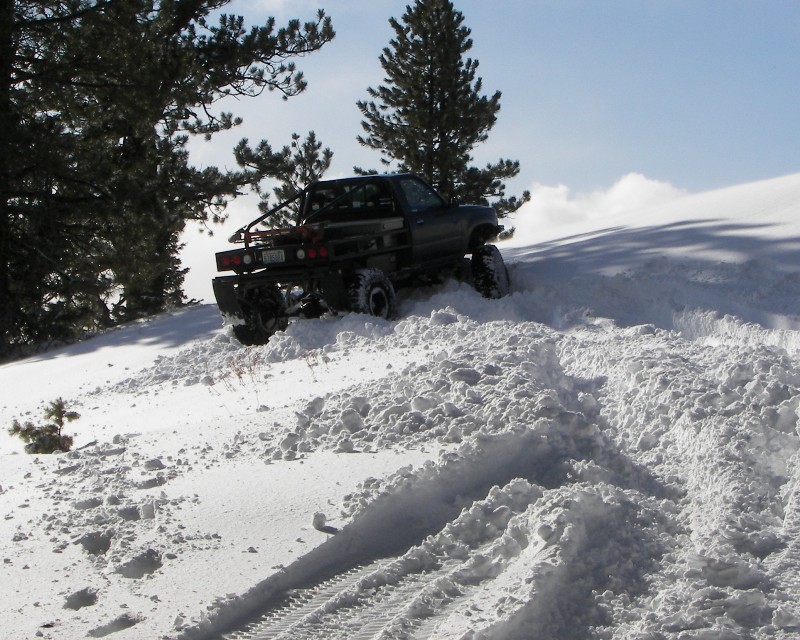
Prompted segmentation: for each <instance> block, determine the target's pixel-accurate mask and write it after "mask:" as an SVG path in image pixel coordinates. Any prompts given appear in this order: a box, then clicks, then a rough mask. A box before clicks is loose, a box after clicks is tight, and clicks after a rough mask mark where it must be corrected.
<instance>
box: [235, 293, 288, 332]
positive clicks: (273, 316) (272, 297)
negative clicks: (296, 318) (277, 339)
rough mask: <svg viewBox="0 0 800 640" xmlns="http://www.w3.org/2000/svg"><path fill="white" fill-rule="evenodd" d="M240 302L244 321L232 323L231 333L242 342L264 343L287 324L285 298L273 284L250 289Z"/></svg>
mask: <svg viewBox="0 0 800 640" xmlns="http://www.w3.org/2000/svg"><path fill="white" fill-rule="evenodd" d="M241 304H242V309H243V310H244V313H245V317H244V320H245V322H244V324H236V325H233V334H234V335H235V336H236V338H237V340H239V342H241V343H242V344H246V345H250V344H264V343H265V342H267V340H269V338H270V336H272V335H273V334H275V333H276V332H278V331H283V330H284V329H285V328H286V327H287V326H288V325H289V318H288V317H287V315H286V300H285V299H284V296H283V294H282V293H281V290H280V289H278V287H276V286H274V285H271V286H264V287H256V288H254V289H250V290H249V291H248V292H247V294H246V295H245V298H244V299H243V300H242V301H241Z"/></svg>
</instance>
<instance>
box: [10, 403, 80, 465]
mask: <svg viewBox="0 0 800 640" xmlns="http://www.w3.org/2000/svg"><path fill="white" fill-rule="evenodd" d="M44 417H45V420H49V421H50V422H48V423H47V424H44V425H35V424H34V423H33V422H31V421H30V420H28V421H27V422H25V423H24V424H22V423H20V422H19V420H14V422H13V424H12V425H11V428H10V429H9V430H8V433H9V434H10V435H12V436H16V437H18V438H20V439H21V440H22V441H23V442H25V443H26V445H25V451H26V453H55V452H56V451H69V450H70V449H71V448H72V442H73V438H72V436H68V435H67V434H65V433H64V427H65V426H66V423H67V422H73V421H75V420H77V419H78V418H80V417H81V416H80V414H79V413H77V412H76V411H70V410H68V409H67V403H66V402H65V401H64V399H63V398H58V399H56V400H54V401H53V402H51V403H50V404H49V405H48V406H47V408H46V409H45V410H44Z"/></svg>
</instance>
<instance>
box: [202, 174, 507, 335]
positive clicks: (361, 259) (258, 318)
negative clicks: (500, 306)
mask: <svg viewBox="0 0 800 640" xmlns="http://www.w3.org/2000/svg"><path fill="white" fill-rule="evenodd" d="M284 207H294V208H295V209H294V210H295V211H297V212H298V218H297V219H298V220H299V222H298V224H297V226H294V227H288V228H282V229H259V225H260V224H262V223H264V222H265V221H266V220H268V219H269V218H270V217H271V216H272V215H274V213H275V212H276V211H279V210H281V209H282V208H284ZM502 229H503V227H502V226H500V225H498V223H497V215H496V214H495V212H494V210H493V209H492V208H491V207H483V206H464V205H459V204H457V203H455V202H449V203H448V202H446V201H445V200H444V199H443V198H442V197H441V196H440V195H439V194H438V193H437V192H436V191H435V190H434V189H433V188H432V187H430V186H429V185H428V184H427V183H425V182H424V181H423V180H422V179H420V178H419V177H417V176H415V175H411V174H395V175H374V176H361V177H355V178H346V179H341V180H325V181H320V182H315V183H313V184H311V185H309V186H308V187H307V188H306V189H304V190H303V191H301V192H300V193H298V194H297V195H296V196H295V197H294V198H291V199H290V200H287V201H285V202H282V203H280V204H279V205H278V206H276V207H274V208H273V209H271V210H270V211H268V212H267V213H265V214H264V215H263V216H261V217H259V218H256V219H255V220H253V221H252V222H251V223H250V224H248V225H246V226H244V227H242V228H241V229H239V230H238V231H237V232H236V233H235V234H234V235H233V236H232V237H231V239H230V240H231V242H234V243H239V244H242V245H243V246H242V247H240V248H236V249H233V250H231V251H223V252H220V253H217V254H216V258H217V270H218V271H222V272H232V273H230V274H228V275H222V276H218V277H216V278H214V281H213V285H214V295H215V297H216V299H217V304H218V305H219V308H220V311H221V312H222V315H223V318H224V319H225V321H226V322H228V323H230V324H232V325H233V330H234V333H235V335H236V337H237V338H238V339H239V340H240V341H241V342H242V343H244V344H258V343H263V342H266V340H267V339H268V338H269V337H270V336H271V335H272V334H273V333H275V332H276V331H279V330H282V329H284V328H286V325H287V324H288V321H289V318H290V317H296V316H300V317H319V316H320V315H322V314H323V313H325V312H328V311H355V312H359V313H367V314H371V315H374V316H379V317H383V318H392V317H393V316H394V315H395V313H396V300H395V287H399V286H403V285H408V284H411V283H414V282H419V281H420V280H422V281H424V280H425V279H427V280H430V279H431V278H438V277H441V276H442V275H447V274H453V275H456V274H458V273H459V272H460V271H461V270H462V269H463V265H464V262H465V259H464V257H465V255H468V254H471V256H472V259H471V269H470V271H471V274H470V275H471V278H472V281H473V283H474V286H475V288H476V289H477V290H478V291H479V292H480V293H481V294H482V295H484V296H486V297H487V298H499V297H501V296H503V295H505V294H506V293H508V288H509V280H508V272H507V270H506V267H505V265H504V263H503V258H502V256H501V255H500V252H499V251H498V250H497V248H496V247H495V246H494V245H491V244H487V242H489V241H491V240H492V239H493V238H495V237H496V236H497V234H498V233H499V232H500V231H501V230H502Z"/></svg>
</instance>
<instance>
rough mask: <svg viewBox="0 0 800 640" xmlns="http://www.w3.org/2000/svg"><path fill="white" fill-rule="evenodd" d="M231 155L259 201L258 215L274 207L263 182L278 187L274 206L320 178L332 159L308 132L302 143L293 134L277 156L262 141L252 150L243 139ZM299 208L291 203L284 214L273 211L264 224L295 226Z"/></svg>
mask: <svg viewBox="0 0 800 640" xmlns="http://www.w3.org/2000/svg"><path fill="white" fill-rule="evenodd" d="M234 154H235V156H236V161H237V162H238V164H239V166H241V167H243V168H244V169H245V171H247V172H248V175H249V176H250V178H249V179H250V182H251V185H252V186H253V188H254V190H255V191H256V193H258V195H259V196H260V197H261V201H260V202H259V205H258V208H259V209H260V210H261V212H262V213H267V212H268V211H269V210H270V208H272V206H274V205H273V204H272V203H271V201H270V192H269V189H268V188H267V189H265V188H264V187H263V186H262V182H263V181H265V180H267V181H276V180H277V181H278V185H277V186H275V187H273V188H272V193H273V194H274V195H275V199H276V202H275V205H277V204H278V203H281V202H283V201H285V200H289V199H291V198H292V197H294V196H295V195H297V194H298V193H299V192H300V191H301V190H302V189H304V188H305V187H307V186H308V185H309V184H311V183H312V182H315V181H317V180H319V179H320V178H322V176H323V175H324V174H325V172H326V171H327V170H328V168H329V167H330V166H331V160H332V159H333V151H331V150H330V149H329V148H327V147H326V148H325V149H322V142H320V141H319V140H317V135H316V133H314V132H313V131H309V132H308V135H307V136H306V138H305V139H304V140H301V139H300V134H298V133H293V134H292V142H291V143H290V144H289V145H286V146H284V147H283V149H281V150H280V151H278V152H273V151H272V147H271V146H270V145H269V143H268V142H267V141H266V140H262V141H261V142H260V143H259V144H258V145H257V146H256V147H255V148H252V147H250V145H249V143H248V140H247V139H246V138H245V139H243V140H242V141H241V142H240V143H239V144H238V146H237V147H236V150H235V153H234ZM299 206H300V205H299V202H295V203H291V204H290V205H289V206H288V207H287V208H286V209H285V210H281V211H277V212H276V213H275V214H274V215H273V216H272V218H271V219H269V220H267V222H268V223H269V224H270V225H272V226H273V227H276V228H277V227H285V226H289V225H292V224H295V223H296V222H297V215H298V213H299Z"/></svg>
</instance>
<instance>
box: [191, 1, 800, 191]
mask: <svg viewBox="0 0 800 640" xmlns="http://www.w3.org/2000/svg"><path fill="white" fill-rule="evenodd" d="M407 4H409V2H406V1H396V0H330V1H327V2H325V1H324V0H323V1H322V2H313V1H308V0H292V1H289V0H235V1H234V2H233V3H231V4H230V5H229V6H228V7H227V8H226V10H227V11H228V12H229V13H237V14H242V15H244V16H245V19H246V22H247V23H248V24H254V23H256V22H258V23H261V22H263V21H264V20H265V19H266V17H268V16H270V15H274V16H275V17H276V18H277V19H278V22H279V24H281V23H285V21H286V20H287V19H288V18H289V17H298V18H301V19H310V18H311V17H313V15H314V12H315V10H316V9H317V8H319V7H321V8H324V9H325V10H326V12H327V14H328V15H330V16H331V17H332V19H333V23H334V28H335V29H336V31H337V37H336V39H335V40H334V41H333V42H332V43H331V44H329V45H327V46H326V47H325V48H323V49H322V50H321V51H320V52H318V53H316V54H313V55H311V56H309V57H307V58H303V59H300V60H299V61H298V65H299V67H300V68H301V69H302V70H303V71H304V72H305V75H306V78H307V80H308V81H309V87H308V90H307V92H306V93H305V94H304V95H302V96H299V97H297V98H293V99H291V100H289V101H288V102H286V103H284V102H282V101H281V100H280V98H279V97H278V96H277V95H275V94H265V95H263V96H261V97H260V98H258V99H254V100H245V101H241V102H238V103H236V104H234V105H232V106H231V107H230V108H231V110H233V111H234V112H235V113H236V114H238V115H241V116H243V117H244V118H245V123H244V125H243V126H242V127H239V128H238V129H237V130H235V131H234V132H233V133H230V134H226V136H225V137H224V138H223V137H221V138H219V139H218V140H216V141H215V142H214V143H213V144H212V145H210V147H208V148H206V149H203V150H202V152H201V153H198V155H197V156H196V157H197V158H198V159H199V161H201V162H213V163H216V164H222V165H230V164H231V163H232V160H231V155H230V152H229V150H230V148H231V147H232V146H233V144H235V142H237V141H238V140H239V139H240V138H242V137H248V138H249V139H250V140H251V142H258V141H259V140H261V139H262V138H266V139H267V140H269V141H270V143H272V145H273V146H275V147H280V146H282V145H284V144H286V143H288V142H289V140H290V136H291V133H292V132H298V133H301V134H305V133H306V132H307V131H309V130H312V129H313V130H314V131H315V132H316V133H317V136H318V138H320V139H321V140H322V142H323V144H324V145H326V146H328V147H330V148H331V149H332V150H333V151H334V154H335V155H334V161H333V165H332V168H331V171H330V174H331V175H346V174H349V173H350V172H351V171H352V167H353V165H360V166H364V167H376V168H377V167H378V166H379V158H378V154H377V153H376V152H374V151H371V150H369V149H366V148H362V147H360V146H359V145H358V143H357V142H356V140H355V137H356V135H358V134H359V133H360V132H361V128H360V124H359V123H360V120H361V116H360V113H359V111H358V109H357V108H356V105H355V103H356V100H359V99H362V98H365V97H366V88H367V87H368V86H376V85H378V84H380V83H381V81H382V78H383V74H382V69H381V68H380V64H379V61H378V57H379V55H380V53H381V50H382V48H383V47H385V46H386V45H387V44H388V42H389V39H390V38H391V37H392V35H393V32H392V30H391V28H390V27H389V24H388V19H389V17H391V16H394V17H396V18H398V19H399V18H400V17H401V15H402V14H403V12H404V10H405V7H406V5H407ZM455 6H456V8H457V9H458V10H460V11H461V12H462V13H463V14H464V16H465V24H466V25H467V26H468V27H470V28H471V29H472V39H473V41H474V46H473V49H472V52H471V54H472V57H473V58H475V59H477V60H478V61H479V62H480V67H479V75H480V76H481V77H482V78H483V85H484V93H486V94H491V93H493V92H494V91H495V90H500V91H502V94H503V97H502V99H501V107H502V108H501V110H500V113H499V115H498V121H497V124H496V125H495V127H494V129H493V130H492V132H491V133H490V134H489V139H488V141H487V142H486V143H484V144H483V145H481V146H480V147H478V148H476V149H475V157H476V162H477V163H478V164H484V163H485V162H488V161H495V160H497V159H499V158H501V157H502V158H511V159H517V160H519V161H520V163H521V172H520V176H519V177H518V178H517V179H516V180H515V181H514V182H513V184H512V185H510V186H511V191H512V192H513V193H518V192H519V191H521V190H522V189H525V188H529V187H530V186H531V185H533V184H546V185H556V184H563V185H567V186H568V187H569V188H570V189H572V190H574V191H577V192H588V191H591V190H595V189H599V188H603V187H607V186H608V185H610V184H612V183H614V182H615V181H616V180H617V179H619V178H620V177H621V176H623V175H625V174H628V173H631V172H638V173H642V174H644V175H646V176H647V177H649V178H652V179H654V180H659V181H664V182H669V183H671V184H673V185H675V186H677V187H680V188H682V189H686V190H688V191H693V192H697V191H704V190H707V189H713V188H717V187H723V186H728V185H733V184H738V183H742V182H749V181H753V180H759V179H763V178H772V177H777V176H780V175H785V174H788V173H794V172H797V171H800V127H798V102H800V73H798V68H800V65H799V63H800V2H796V1H795V0H791V1H790V0H764V1H756V0H751V1H747V2H745V1H742V0H716V1H703V0H671V1H668V0H610V1H601V0H583V1H577V0H550V1H539V0H494V1H487V0H461V1H457V2H455Z"/></svg>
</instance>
